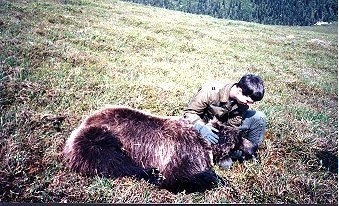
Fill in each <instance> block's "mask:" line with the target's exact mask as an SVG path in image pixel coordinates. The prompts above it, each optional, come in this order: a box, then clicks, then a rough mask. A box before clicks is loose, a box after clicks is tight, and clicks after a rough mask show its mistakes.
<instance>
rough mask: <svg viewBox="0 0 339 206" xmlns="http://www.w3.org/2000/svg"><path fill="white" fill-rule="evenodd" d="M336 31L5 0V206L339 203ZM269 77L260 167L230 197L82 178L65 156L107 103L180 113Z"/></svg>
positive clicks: (0, 127) (142, 9) (0, 70)
mask: <svg viewBox="0 0 339 206" xmlns="http://www.w3.org/2000/svg"><path fill="white" fill-rule="evenodd" d="M337 29H338V28H337V24H336V23H335V24H332V25H329V26H316V27H288V26H267V25H261V24H256V23H248V22H240V21H231V20H222V19H215V18H212V17H209V16H202V15H192V14H185V13H181V12H177V11H168V10H164V9H160V8H153V7H148V6H141V5H137V4H132V3H127V2H120V1H117V0H98V1H89V0H81V1H75V0H57V1H49V0H45V1H31V0H28V1H9V0H3V1H0V106H1V110H0V114H1V117H0V155H1V157H2V158H1V160H0V201H1V202H68V203H69V202H98V203H99V202H100V203H101V202H104V203H204V202H206V203H332V204H337V203H338V185H337V180H338V175H337V174H338V154H337V151H338V144H337V140H338V132H337V131H338V110H337V109H338V79H337V78H338V61H337V60H338V41H337V38H338V33H337V31H338V30H337ZM245 73H255V74H258V75H260V76H262V77H263V79H264V81H265V86H266V90H267V92H266V94H265V97H264V99H263V101H261V102H258V103H256V104H255V105H254V107H253V109H258V110H262V111H263V112H264V113H265V114H266V115H267V119H268V127H267V132H266V135H265V141H264V144H263V145H262V146H261V148H260V149H259V155H260V161H258V162H252V161H248V162H245V163H244V164H239V163H235V164H234V166H233V167H232V168H231V169H230V170H226V171H225V170H220V169H219V168H217V167H216V171H217V173H218V174H219V175H221V176H223V177H224V178H225V179H227V182H228V185H227V186H226V187H219V188H216V189H213V190H210V191H206V192H205V193H195V194H185V193H180V194H177V195H174V194H171V193H169V192H168V191H166V190H159V189H157V188H156V187H154V186H152V185H149V184H148V183H146V182H144V181H137V180H134V179H132V178H119V179H106V178H99V177H93V178H90V177H82V176H80V175H78V174H74V173H72V172H70V171H69V170H67V169H66V168H65V167H64V165H63V163H62V161H61V158H60V152H61V151H62V148H63V145H64V143H65V140H66V139H67V138H68V137H69V135H70V133H71V131H72V130H73V129H74V128H75V127H77V126H78V125H79V124H80V121H81V120H82V119H83V118H84V117H85V116H86V115H88V114H90V113H91V112H93V111H94V110H96V109H99V108H101V107H103V106H104V105H105V104H122V105H128V106H132V107H134V108H137V109H142V110H145V111H149V112H152V113H154V114H158V115H176V116H180V115H182V111H183V108H184V106H185V104H187V103H188V101H189V100H190V99H191V98H192V97H193V95H194V93H195V92H197V90H198V89H199V86H200V85H201V84H203V83H205V82H207V81H218V82H235V81H237V80H239V78H240V77H241V76H242V75H243V74H245Z"/></svg>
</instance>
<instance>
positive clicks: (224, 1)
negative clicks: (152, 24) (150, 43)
mask: <svg viewBox="0 0 339 206" xmlns="http://www.w3.org/2000/svg"><path fill="white" fill-rule="evenodd" d="M125 1H131V2H135V3H139V4H144V5H151V6H156V7H162V8H166V9H171V10H178V11H183V12H187V13H193V14H203V15H210V16H213V17H216V18H223V19H232V20H241V21H248V22H257V23H261V24H272V25H291V26H292V25H293V26H294V25H295V26H296V25H298V26H309V25H314V24H315V23H316V22H333V21H337V19H338V1H337V0H125Z"/></svg>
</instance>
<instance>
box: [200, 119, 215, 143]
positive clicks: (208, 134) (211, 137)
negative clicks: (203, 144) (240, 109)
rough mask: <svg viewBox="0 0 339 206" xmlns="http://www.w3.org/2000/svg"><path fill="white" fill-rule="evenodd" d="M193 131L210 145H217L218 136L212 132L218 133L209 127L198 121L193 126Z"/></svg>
mask: <svg viewBox="0 0 339 206" xmlns="http://www.w3.org/2000/svg"><path fill="white" fill-rule="evenodd" d="M194 129H196V130H197V131H198V132H199V133H200V134H201V135H202V136H203V137H204V138H205V139H206V140H207V141H209V142H211V143H212V144H217V143H218V140H219V137H218V135H216V134H214V133H213V131H214V132H219V131H218V130H217V129H215V128H214V127H212V126H211V125H205V124H204V123H202V122H199V121H198V122H196V123H195V124H194Z"/></svg>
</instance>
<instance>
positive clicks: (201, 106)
mask: <svg viewBox="0 0 339 206" xmlns="http://www.w3.org/2000/svg"><path fill="white" fill-rule="evenodd" d="M210 96H211V93H210V91H209V90H208V88H207V87H201V88H200V89H199V91H198V93H197V94H196V95H195V96H194V97H193V98H192V99H191V101H190V102H189V103H188V104H187V106H186V107H185V108H184V118H185V119H187V120H188V121H189V122H191V123H193V124H194V123H195V122H197V121H202V122H204V120H202V119H201V116H202V115H203V114H204V112H205V109H206V108H207V107H208V105H209V104H210V101H211V100H210V99H211V98H210Z"/></svg>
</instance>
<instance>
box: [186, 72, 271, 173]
mask: <svg viewBox="0 0 339 206" xmlns="http://www.w3.org/2000/svg"><path fill="white" fill-rule="evenodd" d="M264 93H265V88H264V83H263V81H262V79H261V78H260V77H259V76H257V75H253V74H246V75H244V76H243V77H242V78H241V79H240V80H239V82H238V83H234V84H226V85H225V84H223V85H215V84H208V85H204V86H202V87H201V88H200V90H199V91H198V93H197V94H196V95H195V96H194V97H193V99H192V100H191V101H190V102H189V104H188V105H187V106H186V108H185V109H184V118H185V119H187V120H188V121H190V122H191V123H193V124H194V128H195V129H196V130H197V131H199V132H200V133H201V135H202V136H203V137H204V138H205V139H206V140H207V141H210V142H211V143H212V144H216V143H218V139H219V137H218V136H217V135H216V134H215V133H214V132H213V131H215V130H216V129H215V128H213V127H211V126H210V125H209V124H208V121H209V120H211V119H213V118H216V119H217V120H218V121H220V122H221V123H223V124H226V125H230V126H234V127H238V128H239V130H240V131H244V132H245V133H246V139H248V140H250V141H251V142H252V143H253V144H255V145H256V146H259V145H260V144H261V143H262V141H263V139H264V134H265V128H266V117H265V115H264V113H262V112H260V111H254V110H250V109H249V107H250V106H251V105H252V104H253V103H254V102H257V101H260V100H262V98H263V97H264ZM231 157H233V159H238V158H241V157H242V153H241V151H239V150H238V151H235V152H234V153H232V154H231ZM231 165H232V159H231V158H228V159H226V160H225V161H224V162H222V163H221V164H220V165H219V166H221V167H222V168H225V169H226V168H229V167H230V166H231Z"/></svg>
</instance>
